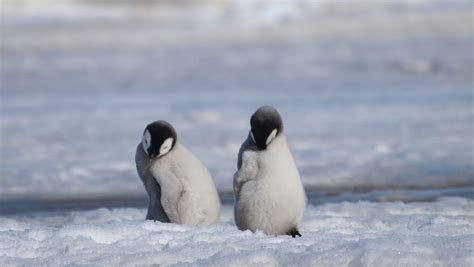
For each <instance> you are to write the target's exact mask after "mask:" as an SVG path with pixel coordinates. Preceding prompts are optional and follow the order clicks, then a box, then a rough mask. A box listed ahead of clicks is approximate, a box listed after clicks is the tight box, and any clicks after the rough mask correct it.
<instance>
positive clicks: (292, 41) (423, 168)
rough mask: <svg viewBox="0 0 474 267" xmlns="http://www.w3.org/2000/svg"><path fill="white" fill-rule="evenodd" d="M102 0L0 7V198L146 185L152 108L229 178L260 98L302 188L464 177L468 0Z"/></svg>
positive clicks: (473, 178) (420, 184) (464, 181)
mask: <svg viewBox="0 0 474 267" xmlns="http://www.w3.org/2000/svg"><path fill="white" fill-rule="evenodd" d="M104 2H106V1H74V0H71V1H23V3H28V5H26V6H25V5H21V4H15V3H17V1H7V0H3V1H1V3H2V9H1V12H2V19H1V20H0V30H1V34H2V42H0V46H1V68H0V87H1V99H0V139H1V140H0V199H3V200H5V199H7V200H9V199H25V198H28V199H31V198H32V199H35V198H38V197H40V198H45V197H47V198H55V197H56V198H68V197H77V196H80V197H88V196H90V197H102V196H114V197H117V196H130V195H135V196H139V195H143V194H144V190H143V188H142V185H141V183H140V182H139V179H138V177H137V175H136V172H135V166H134V148H135V146H136V144H137V143H138V142H139V141H140V138H141V134H142V131H143V127H144V126H145V125H146V124H147V123H149V122H151V121H154V120H158V119H165V120H168V121H169V122H171V123H172V124H173V125H174V126H175V127H176V129H177V131H178V136H179V138H180V140H181V141H182V143H183V144H184V145H186V146H187V147H188V148H189V149H190V150H192V151H193V152H194V153H195V154H196V155H197V156H198V157H199V158H200V159H202V160H203V161H204V163H205V164H206V165H207V166H208V167H209V169H210V171H211V173H212V175H213V178H214V180H215V182H216V184H217V186H218V188H219V189H220V190H223V191H225V190H230V189H231V183H232V175H233V173H234V172H235V169H236V157H237V151H238V148H239V145H240V143H241V142H242V141H243V139H244V138H245V137H246V135H247V133H248V130H249V122H248V120H249V117H250V115H251V114H252V112H253V111H254V110H255V109H256V108H257V107H258V106H260V105H263V104H270V105H273V106H275V107H276V108H277V109H278V110H280V112H281V114H282V116H283V118H284V122H285V126H286V128H285V129H286V133H287V135H288V140H289V144H290V148H291V150H292V152H293V153H294V156H295V159H296V161H297V165H298V168H299V170H300V172H301V174H302V179H303V182H304V184H305V186H306V188H308V189H318V190H328V191H340V190H351V189H356V190H365V191H370V190H372V189H377V190H397V189H402V190H412V189H417V190H420V189H421V190H422V189H430V190H432V189H443V188H459V187H461V186H470V188H472V186H473V185H474V143H473V142H474V139H473V136H474V129H473V127H474V126H473V124H472V121H474V109H473V76H472V70H473V68H474V63H473V62H474V58H473V54H472V47H473V45H474V41H473V32H472V23H471V22H472V12H471V7H472V3H471V2H470V1H449V3H447V2H446V1H429V0H422V1H418V0H417V1H402V2H398V3H395V1H350V4H349V3H348V4H345V3H344V4H330V3H328V1H321V2H318V3H317V4H311V3H310V1H309V2H308V1H296V2H295V3H294V4H290V3H289V2H287V3H286V4H278V5H273V4H271V1H258V3H256V4H252V2H254V1H228V2H226V3H227V4H222V5H215V4H214V5H213V4H208V5H190V6H186V5H184V6H180V5H169V6H164V7H162V6H158V7H155V6H147V4H146V3H142V5H137V6H134V7H133V8H131V7H130V6H127V5H126V4H118V5H112V4H111V5H110V6H109V5H105V6H103V5H104ZM121 2H123V1H121ZM145 2H146V1H145ZM376 2H379V3H378V4H377V3H376ZM8 3H10V4H8ZM87 3H89V4H87ZM94 3H95V4H94ZM282 3H283V2H282ZM43 4H44V5H43ZM196 9H197V10H198V11H199V12H198V11H196ZM180 12H185V13H180ZM183 14H184V15H183ZM252 18H253V19H252ZM216 25H219V26H220V27H217V26H216Z"/></svg>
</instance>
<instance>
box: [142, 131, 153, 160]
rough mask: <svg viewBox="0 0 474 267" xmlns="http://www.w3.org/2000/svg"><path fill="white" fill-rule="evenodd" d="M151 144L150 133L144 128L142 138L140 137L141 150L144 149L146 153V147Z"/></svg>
mask: <svg viewBox="0 0 474 267" xmlns="http://www.w3.org/2000/svg"><path fill="white" fill-rule="evenodd" d="M150 146H151V135H150V132H148V130H145V133H144V134H143V139H142V147H143V150H145V153H146V154H147V155H148V149H149V148H150Z"/></svg>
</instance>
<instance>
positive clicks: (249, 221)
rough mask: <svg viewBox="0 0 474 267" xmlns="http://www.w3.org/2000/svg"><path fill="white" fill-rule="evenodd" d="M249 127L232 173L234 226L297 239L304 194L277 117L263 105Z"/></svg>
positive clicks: (281, 124)
mask: <svg viewBox="0 0 474 267" xmlns="http://www.w3.org/2000/svg"><path fill="white" fill-rule="evenodd" d="M250 125H251V129H250V132H249V135H248V137H247V139H246V140H245V141H244V143H243V144H242V146H241V147H240V151H239V155H238V162H237V168H238V170H237V172H236V173H235V174H234V196H235V203H234V216H235V223H236V225H237V227H238V228H239V229H240V230H247V229H249V230H251V231H252V232H255V231H256V230H261V231H263V232H264V233H265V234H267V235H285V234H286V235H291V236H292V237H295V236H297V235H298V236H301V234H300V233H299V232H298V222H299V221H300V220H301V217H302V216H303V212H304V208H305V206H306V195H305V192H304V188H303V185H302V183H301V179H300V175H299V173H298V170H297V168H296V164H295V161H294V160H293V156H292V155H291V152H290V150H289V148H288V145H287V142H286V138H285V135H284V134H283V122H282V119H281V116H280V114H279V113H278V111H277V110H276V109H275V108H273V107H270V106H263V107H260V108H259V109H258V110H257V111H256V112H255V113H254V114H253V115H252V117H251V119H250Z"/></svg>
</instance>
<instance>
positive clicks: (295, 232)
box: [286, 227, 302, 238]
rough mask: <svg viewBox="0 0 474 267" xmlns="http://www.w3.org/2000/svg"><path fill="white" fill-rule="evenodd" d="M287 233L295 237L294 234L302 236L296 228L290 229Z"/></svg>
mask: <svg viewBox="0 0 474 267" xmlns="http://www.w3.org/2000/svg"><path fill="white" fill-rule="evenodd" d="M286 234H287V235H291V237H293V238H295V237H296V236H302V235H301V234H300V232H298V230H297V229H296V227H295V228H293V229H291V230H290V231H289V232H288V233H286Z"/></svg>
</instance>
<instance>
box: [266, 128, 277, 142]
mask: <svg viewBox="0 0 474 267" xmlns="http://www.w3.org/2000/svg"><path fill="white" fill-rule="evenodd" d="M276 135H277V129H273V131H272V132H271V133H270V134H269V135H268V137H267V141H266V142H265V145H267V146H268V144H270V142H271V141H272V140H273V139H274V138H275V136H276Z"/></svg>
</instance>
